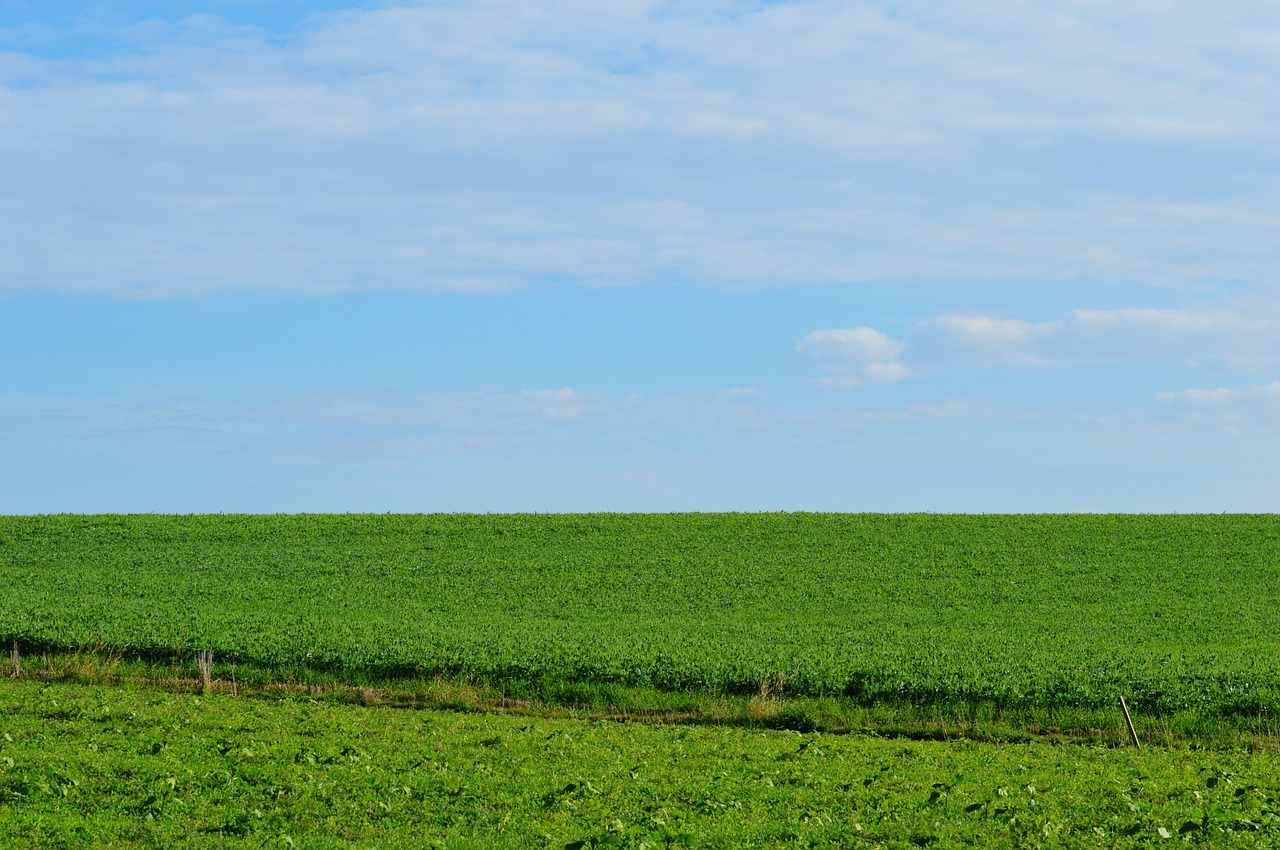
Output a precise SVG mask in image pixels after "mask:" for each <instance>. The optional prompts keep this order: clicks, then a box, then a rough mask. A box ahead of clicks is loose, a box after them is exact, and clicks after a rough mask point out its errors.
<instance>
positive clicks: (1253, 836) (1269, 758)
mask: <svg viewBox="0 0 1280 850" xmlns="http://www.w3.org/2000/svg"><path fill="white" fill-rule="evenodd" d="M1277 842H1280V756H1278V755H1277V754H1276V753H1274V752H1254V753H1249V752H1243V751H1212V750H1208V751H1207V750H1195V749H1185V748H1169V747H1149V748H1143V749H1141V750H1136V749H1132V748H1124V749H1116V748H1106V747H1088V746H1076V745H1070V746H1053V745H1050V744H1047V743H1028V744H1004V745H993V744H981V743H977V742H973V741H958V742H956V741H953V742H949V743H942V742H935V741H902V740H886V739H883V738H878V737H868V736H861V735H828V734H818V733H810V734H801V733H798V732H792V731H769V730H764V731H761V730H746V729H725V728H720V727H708V726H691V727H685V726H662V725H658V726H655V725H642V724H634V723H606V722H596V723H590V722H583V721H580V720H577V721H575V720H566V719H554V718H544V717H515V716H507V715H495V714H487V715H486V714H464V713H457V712H440V711H404V710H398V709H391V708H385V707H382V708H366V707H362V706H351V705H335V704H331V703H324V702H317V701H314V700H311V699H306V698H303V699H293V698H286V699H279V700H267V699H246V698H245V697H243V696H241V697H238V698H237V697H235V696H232V695H231V694H214V695H205V696H201V695H197V694H191V693H177V694H175V693H171V692H165V691H158V690H155V689H148V688H136V687H131V686H125V687H116V688H97V687H86V686H83V685H73V684H63V683H42V682H38V681H32V680H16V681H13V680H0V845H2V846H5V847H24V848H25V847H31V848H41V850H48V848H61V847H66V848H80V847H170V846H181V847H227V846H252V847H326V848H327V847H384V848H389V847H411V848H422V847H436V848H505V847H511V848H528V847H545V848H554V850H562V848H564V850H588V848H602V847H615V848H632V849H633V850H643V849H644V848H663V847H702V848H740V847H768V848H775V847H795V848H800V847H831V848H853V847H856V848H864V847H865V848H876V847H882V848H904V850H913V848H916V847H934V848H953V847H983V848H1017V850H1027V848H1038V847H1044V848H1085V847H1087V848H1107V850H1111V848H1131V847H1133V848H1136V847H1150V846H1153V845H1155V846H1160V845H1162V844H1168V845H1173V844H1177V845H1179V846H1193V847H1214V848H1219V847H1221V848H1228V847H1240V848H1246V847H1248V848H1256V847H1274V846H1276V844H1277Z"/></svg>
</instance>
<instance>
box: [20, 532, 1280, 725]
mask: <svg viewBox="0 0 1280 850" xmlns="http://www.w3.org/2000/svg"><path fill="white" fill-rule="evenodd" d="M0 568H2V569H3V571H4V575H5V576H6V579H7V589H6V592H5V593H4V594H3V595H0V639H3V640H4V641H5V643H6V644H8V643H10V642H11V641H13V640H15V639H16V641H17V643H18V646H19V650H20V652H21V653H23V654H27V655H31V654H40V653H43V652H49V651H52V652H66V651H73V650H76V649H80V648H85V647H99V648H103V649H106V650H108V651H114V652H117V653H120V654H122V655H123V656H124V657H127V658H128V657H132V658H143V659H150V660H153V661H160V662H165V661H171V660H173V659H188V660H189V659H191V658H192V657H193V656H194V654H195V652H196V651H197V650H202V649H204V650H211V651H212V652H213V653H214V656H215V658H216V659H218V660H219V661H220V662H222V663H223V664H224V669H225V665H226V664H229V663H235V664H237V665H238V669H239V674H240V675H241V676H242V677H246V678H250V679H252V678H254V677H259V678H263V679H272V680H274V679H280V678H291V677H292V678H295V679H298V680H302V681H313V680H316V679H317V678H323V677H325V676H329V677H336V678H338V679H340V680H342V681H347V682H352V683H360V682H362V681H374V680H377V681H385V680H388V679H396V678H401V679H404V678H414V677H419V678H421V677H433V676H436V675H441V674H443V675H462V676H466V677H469V678H470V679H472V680H477V681H484V682H488V683H491V684H494V685H495V686H498V687H504V688H506V689H508V690H509V691H511V692H512V693H513V694H516V695H526V696H533V697H539V696H546V695H548V694H552V693H561V694H564V695H567V697H569V698H578V699H586V700H591V699H594V697H593V696H592V693H593V690H592V689H593V688H595V689H604V691H605V692H606V697H607V694H608V693H613V692H616V690H617V689H618V688H627V687H632V688H649V689H653V690H659V691H666V692H681V691H697V692H705V693H717V694H738V695H745V694H759V693H761V692H767V693H771V694H775V695H790V696H795V697H837V698H840V699H844V700H846V701H848V702H850V703H851V704H856V705H864V706H870V705H886V704H898V705H903V706H915V707H919V706H940V707H952V708H955V707H965V710H968V711H970V713H972V712H973V711H979V710H995V711H1019V710H1020V711H1027V712H1035V711H1038V710H1046V709H1058V708H1062V709H1068V708H1070V709H1081V710H1093V709H1100V708H1111V707H1114V706H1115V704H1116V700H1117V698H1118V697H1119V696H1121V695H1124V696H1125V697H1126V698H1127V699H1128V701H1129V703H1130V705H1132V706H1133V707H1134V708H1135V709H1136V710H1137V711H1138V712H1139V713H1140V714H1142V715H1144V716H1153V715H1155V716H1169V715H1174V714H1178V713H1181V714H1183V715H1196V716H1199V717H1202V718H1205V719H1206V722H1207V721H1209V720H1211V719H1213V718H1235V719H1248V720H1249V721H1250V722H1253V723H1258V724H1263V725H1264V726H1265V724H1267V723H1269V722H1270V721H1271V719H1273V718H1275V717H1276V716H1277V715H1278V714H1280V518H1278V517H1275V516H1270V515H1266V516H1114V515H1071V516H945V515H833V514H746V515H744V514H673V515H576V516H575V515H516V516H474V515H471V516H468V515H435V516H190V517H178V516H49V517H10V518H0ZM610 689H613V691H610ZM575 695H576V696H575Z"/></svg>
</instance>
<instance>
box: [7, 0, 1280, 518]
mask: <svg viewBox="0 0 1280 850" xmlns="http://www.w3.org/2000/svg"><path fill="white" fill-rule="evenodd" d="M1278 261H1280V6H1277V5H1276V4H1275V3H1274V2H1254V0H1235V2H1230V3H1221V2H1218V3H1210V2H1207V0H1203V2H1202V0H1185V2H1181V0H1180V1H1179V2H1169V0H1162V2H1147V0H1126V2H1119V3H1117V2H1108V3H1104V2H1098V0H1061V2H1020V0H1001V2H989V0H953V2H948V3H936V2H916V1H915V0H897V1H895V0H875V1H874V2H866V0H839V1H838V2H826V0H783V2H735V0H689V2H681V3H663V2H649V0H613V2H609V3H600V2H595V0H590V2H588V0H548V2H510V0H466V2H453V0H429V2H366V3H352V2H342V0H322V1H321V2H301V0H210V2H204V3H194V2H165V1H163V0H154V2H143V0H136V2H130V0H95V1H94V2H88V0H69V2H60V3H56V4H53V3H47V2H44V0H0V469H2V470H3V472H2V473H0V512H4V513H35V512H61V511H71V512H82V511H164V512H186V511H255V512H257V511H290V512H292V511H388V510H393V511H513V510H528V511H563V510H643V511H663V510H871V511H902V510H923V511H974V512H979V511H981V512H986V511H1059V510H1070V511H1276V510H1280V274H1278V272H1280V262H1278Z"/></svg>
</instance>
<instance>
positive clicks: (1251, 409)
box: [1156, 381, 1280, 434]
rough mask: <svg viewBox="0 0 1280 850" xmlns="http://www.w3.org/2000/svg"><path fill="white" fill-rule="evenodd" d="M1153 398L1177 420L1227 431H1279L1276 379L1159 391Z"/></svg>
mask: <svg viewBox="0 0 1280 850" xmlns="http://www.w3.org/2000/svg"><path fill="white" fill-rule="evenodd" d="M1156 398H1157V399H1158V400H1159V401H1160V402H1161V403H1162V404H1163V405H1165V407H1166V408H1167V410H1168V412H1169V413H1170V414H1171V415H1173V416H1174V417H1175V418H1176V419H1177V420H1179V421H1181V422H1184V423H1189V424H1195V425H1206V424H1207V425H1211V426H1214V427H1217V428H1219V429H1220V430H1223V431H1225V432H1227V433H1230V434H1241V433H1245V432H1263V433H1267V432H1274V431H1277V430H1280V381H1275V382H1273V383H1269V384H1254V385H1252V386H1249V387H1245V388H1244V389H1229V388H1227V387H1215V388H1213V389H1200V388H1192V389H1186V390H1177V391H1174V392H1161V393H1157V394H1156Z"/></svg>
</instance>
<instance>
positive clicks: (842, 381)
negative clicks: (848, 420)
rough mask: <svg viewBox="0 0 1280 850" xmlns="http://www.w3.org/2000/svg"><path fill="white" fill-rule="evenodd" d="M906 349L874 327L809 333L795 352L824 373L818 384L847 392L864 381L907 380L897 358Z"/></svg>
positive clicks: (905, 370)
mask: <svg viewBox="0 0 1280 850" xmlns="http://www.w3.org/2000/svg"><path fill="white" fill-rule="evenodd" d="M905 349H906V346H905V345H904V344H903V343H901V342H898V341H896V340H894V339H891V338H890V337H889V336H887V335H886V334H883V333H881V332H880V331H877V330H875V329H874V328H842V329H831V330H820V331H813V332H812V333H810V334H808V335H807V336H805V338H804V339H802V340H800V343H799V344H798V345H797V346H796V351H797V352H798V353H799V354H800V355H801V356H802V357H804V358H806V359H808V360H811V361H813V362H815V363H816V364H818V366H819V367H820V368H821V369H822V370H823V371H824V372H826V373H827V377H825V378H823V379H821V380H820V381H819V383H821V384H823V385H826V386H832V387H836V388H840V389H849V388H852V387H856V386H858V385H859V384H863V383H867V382H877V383H887V382H891V381H898V380H901V379H903V378H905V377H907V374H908V373H907V368H906V367H905V366H904V365H903V364H902V362H901V361H900V360H899V359H898V358H900V357H901V356H902V353H903V351H904V350H905Z"/></svg>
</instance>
